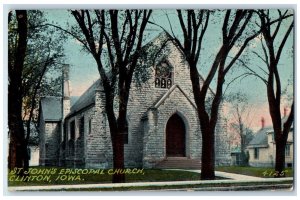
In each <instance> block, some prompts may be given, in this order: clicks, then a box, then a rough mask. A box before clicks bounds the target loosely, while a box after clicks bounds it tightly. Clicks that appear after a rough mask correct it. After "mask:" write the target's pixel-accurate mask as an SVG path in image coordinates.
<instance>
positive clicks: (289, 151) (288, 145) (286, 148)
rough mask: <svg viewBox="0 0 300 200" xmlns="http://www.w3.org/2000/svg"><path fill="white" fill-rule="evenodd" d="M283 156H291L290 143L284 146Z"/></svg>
mask: <svg viewBox="0 0 300 200" xmlns="http://www.w3.org/2000/svg"><path fill="white" fill-rule="evenodd" d="M285 156H287V157H289V156H291V145H290V144H287V145H286V146H285Z"/></svg>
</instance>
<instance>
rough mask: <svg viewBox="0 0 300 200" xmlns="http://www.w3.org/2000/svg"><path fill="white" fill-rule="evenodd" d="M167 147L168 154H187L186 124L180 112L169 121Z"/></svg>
mask: <svg viewBox="0 0 300 200" xmlns="http://www.w3.org/2000/svg"><path fill="white" fill-rule="evenodd" d="M166 149H167V156H170V157H172V156H173V157H175V156H176V157H177V156H179V157H180V156H185V125H184V122H183V120H182V119H181V117H180V116H179V115H178V114H174V115H172V117H171V118H170V119H169V121H168V122H167V129H166Z"/></svg>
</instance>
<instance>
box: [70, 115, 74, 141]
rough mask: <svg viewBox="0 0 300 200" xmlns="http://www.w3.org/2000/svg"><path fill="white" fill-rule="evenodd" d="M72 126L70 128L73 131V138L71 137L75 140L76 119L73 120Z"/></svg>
mask: <svg viewBox="0 0 300 200" xmlns="http://www.w3.org/2000/svg"><path fill="white" fill-rule="evenodd" d="M70 126H71V129H70V131H71V133H70V135H71V138H70V139H71V140H75V120H73V121H72V122H71V124H70Z"/></svg>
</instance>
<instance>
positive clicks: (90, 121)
mask: <svg viewBox="0 0 300 200" xmlns="http://www.w3.org/2000/svg"><path fill="white" fill-rule="evenodd" d="M91 133H92V119H90V120H89V134H91Z"/></svg>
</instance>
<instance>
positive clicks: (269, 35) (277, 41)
mask: <svg viewBox="0 0 300 200" xmlns="http://www.w3.org/2000/svg"><path fill="white" fill-rule="evenodd" d="M277 12H278V15H277V16H276V19H275V20H274V14H273V15H272V13H270V11H269V10H259V11H258V14H259V17H260V20H261V27H262V36H263V38H262V39H263V40H262V42H261V44H262V50H263V55H264V57H262V56H261V57H259V58H260V59H261V60H262V61H263V62H264V64H265V65H266V66H267V71H266V73H267V79H263V80H264V82H265V83H266V86H267V97H268V104H269V110H270V115H271V119H272V124H273V129H274V138H275V143H276V161H275V171H277V172H279V173H278V174H280V173H281V172H282V171H283V170H284V167H285V146H286V142H287V138H288V134H289V132H290V129H291V126H292V123H293V121H294V97H293V99H292V105H291V108H290V110H291V112H290V114H289V115H288V117H287V118H285V119H283V118H282V116H281V113H280V106H281V98H282V91H281V87H282V86H281V84H282V83H281V79H280V74H279V66H278V65H279V61H280V58H281V55H282V52H283V49H284V47H285V45H286V42H287V39H288V37H289V36H291V35H292V34H291V33H292V30H293V27H294V20H292V21H291V22H290V24H289V25H288V27H287V29H286V30H285V29H284V30H282V27H283V26H282V25H283V24H284V23H285V20H286V19H288V18H289V17H293V14H291V13H290V11H289V10H285V11H284V12H283V11H282V10H277ZM272 21H273V23H271V22H272ZM287 23H289V22H287ZM280 33H282V35H283V37H282V36H280V35H281V34H280ZM256 55H258V54H256Z"/></svg>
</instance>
